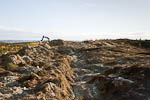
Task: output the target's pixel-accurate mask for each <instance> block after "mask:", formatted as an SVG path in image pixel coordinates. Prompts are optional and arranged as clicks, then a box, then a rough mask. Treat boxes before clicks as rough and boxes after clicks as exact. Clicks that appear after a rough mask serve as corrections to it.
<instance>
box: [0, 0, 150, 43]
mask: <svg viewBox="0 0 150 100" xmlns="http://www.w3.org/2000/svg"><path fill="white" fill-rule="evenodd" d="M149 5H150V0H0V40H5V39H11V40H12V39H18V40H22V39H23V40H32V39H33V40H36V39H41V37H42V35H47V36H49V37H50V38H52V39H57V38H61V39H65V40H84V39H102V38H132V39H136V38H137V39H139V38H143V39H150V6H149Z"/></svg>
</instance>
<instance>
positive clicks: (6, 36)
mask: <svg viewBox="0 0 150 100" xmlns="http://www.w3.org/2000/svg"><path fill="white" fill-rule="evenodd" d="M39 36H40V34H39V33H36V32H32V31H26V30H23V29H19V28H9V27H4V26H0V40H32V39H38V37H39Z"/></svg>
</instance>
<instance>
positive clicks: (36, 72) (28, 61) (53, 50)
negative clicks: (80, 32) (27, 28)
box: [0, 40, 150, 100]
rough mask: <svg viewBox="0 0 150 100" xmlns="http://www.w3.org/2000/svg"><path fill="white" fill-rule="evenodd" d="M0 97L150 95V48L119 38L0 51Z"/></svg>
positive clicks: (115, 98) (92, 99) (143, 98)
mask: <svg viewBox="0 0 150 100" xmlns="http://www.w3.org/2000/svg"><path fill="white" fill-rule="evenodd" d="M0 100H150V53H149V50H148V49H147V48H146V49H144V48H140V47H139V46H137V47H136V46H135V45H130V44H129V43H126V42H124V41H119V40H118V41H117V40H96V41H90V40H89V41H83V42H71V41H63V40H53V41H50V42H48V43H44V44H41V45H39V46H37V47H29V46H28V47H25V48H23V49H21V50H20V51H18V52H16V53H8V54H5V55H2V56H0Z"/></svg>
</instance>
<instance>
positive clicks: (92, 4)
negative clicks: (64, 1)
mask: <svg viewBox="0 0 150 100" xmlns="http://www.w3.org/2000/svg"><path fill="white" fill-rule="evenodd" d="M83 6H84V7H89V8H91V7H96V3H92V2H85V3H83Z"/></svg>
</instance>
